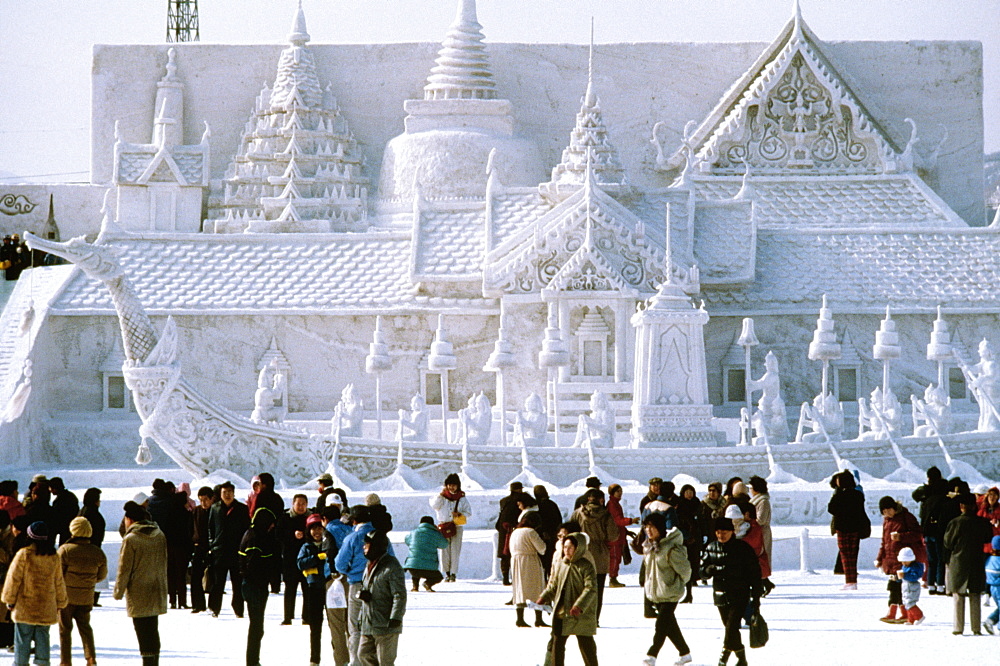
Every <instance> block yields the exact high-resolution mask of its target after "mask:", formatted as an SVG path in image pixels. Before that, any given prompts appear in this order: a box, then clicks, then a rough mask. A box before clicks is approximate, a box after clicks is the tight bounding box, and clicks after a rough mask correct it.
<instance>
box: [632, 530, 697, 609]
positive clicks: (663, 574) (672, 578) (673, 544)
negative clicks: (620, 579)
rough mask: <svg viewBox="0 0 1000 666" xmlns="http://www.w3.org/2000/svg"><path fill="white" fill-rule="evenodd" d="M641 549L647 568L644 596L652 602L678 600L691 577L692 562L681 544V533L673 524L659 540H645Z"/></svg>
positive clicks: (685, 589)
mask: <svg viewBox="0 0 1000 666" xmlns="http://www.w3.org/2000/svg"><path fill="white" fill-rule="evenodd" d="M643 550H644V554H643V562H644V563H645V568H646V581H645V584H644V585H643V591H644V592H645V594H646V598H647V599H649V600H650V601H652V602H654V603H660V602H664V601H680V600H681V597H682V596H684V593H685V592H686V591H687V582H688V580H689V579H690V578H691V562H690V561H689V560H688V553H687V548H686V547H685V546H684V535H683V534H681V531H680V530H679V529H677V528H676V527H671V528H670V529H669V530H667V533H666V534H664V535H663V536H662V537H661V538H660V540H659V541H657V542H655V543H654V542H652V541H649V540H647V541H646V544H645V546H644V549H643Z"/></svg>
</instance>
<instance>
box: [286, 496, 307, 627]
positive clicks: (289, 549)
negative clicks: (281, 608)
mask: <svg viewBox="0 0 1000 666" xmlns="http://www.w3.org/2000/svg"><path fill="white" fill-rule="evenodd" d="M309 515H310V514H309V498H307V497H306V496H305V495H303V494H301V493H300V494H298V495H296V496H295V497H293V498H292V508H291V509H289V510H288V513H287V514H285V533H284V536H283V537H282V539H281V546H282V547H281V561H282V567H283V569H284V571H283V574H284V579H285V619H284V620H283V621H282V623H281V624H291V623H292V616H294V615H295V594H296V592H297V590H298V588H299V586H300V585H301V586H302V588H303V590H305V579H304V578H303V577H302V572H301V571H299V565H298V558H299V551H300V550H302V544H304V543H305V542H306V541H308V539H309V532H308V530H306V519H307V518H308V517H309ZM307 617H308V615H307V614H306V605H305V596H303V597H302V624H306V618H307Z"/></svg>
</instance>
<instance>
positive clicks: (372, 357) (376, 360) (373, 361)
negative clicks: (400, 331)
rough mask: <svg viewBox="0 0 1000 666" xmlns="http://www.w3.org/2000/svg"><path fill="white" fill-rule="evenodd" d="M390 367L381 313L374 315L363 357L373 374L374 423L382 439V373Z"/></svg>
mask: <svg viewBox="0 0 1000 666" xmlns="http://www.w3.org/2000/svg"><path fill="white" fill-rule="evenodd" d="M391 369H392V357H391V356H389V345H387V344H385V335H384V334H383V333H382V315H377V316H376V317H375V332H374V333H372V342H371V344H370V345H368V356H366V357H365V372H367V373H368V374H373V375H375V423H376V428H377V430H376V435H375V436H376V437H377V438H378V439H382V373H383V372H384V371H386V370H391Z"/></svg>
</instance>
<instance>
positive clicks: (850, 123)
mask: <svg viewBox="0 0 1000 666" xmlns="http://www.w3.org/2000/svg"><path fill="white" fill-rule="evenodd" d="M689 144H690V146H691V147H692V149H693V150H694V153H695V154H694V162H695V166H696V167H697V168H698V169H699V170H700V171H702V172H703V173H714V174H731V173H741V172H743V171H744V169H745V166H744V163H748V164H749V165H750V166H751V168H752V169H753V170H754V172H757V173H761V172H763V173H768V172H784V173H788V172H793V173H802V172H806V173H808V172H822V173H849V174H866V173H867V174H877V173H886V172H893V171H897V170H899V169H900V168H901V164H900V161H899V157H900V156H899V154H898V152H897V151H896V150H895V148H894V147H893V145H892V144H891V142H890V141H889V140H888V138H887V135H886V133H885V132H884V131H883V130H882V129H881V128H880V127H879V126H878V124H877V123H876V122H875V121H874V120H873V119H872V118H871V116H870V114H869V113H868V112H867V111H866V110H865V108H864V106H863V105H862V104H861V103H860V102H859V101H858V99H857V98H856V97H855V95H854V94H853V92H852V91H851V90H850V88H849V87H848V86H847V84H846V83H845V82H844V80H843V79H842V78H841V76H840V75H839V74H838V73H837V71H836V70H835V69H834V68H833V66H832V65H831V64H830V62H829V61H828V60H827V58H826V57H825V56H824V55H823V52H822V50H821V48H820V45H819V40H818V39H817V38H816V36H815V35H814V34H813V33H812V31H811V30H810V29H809V28H808V26H806V25H805V23H804V21H803V20H802V18H801V15H799V14H798V13H796V15H795V17H794V18H793V19H792V20H791V21H790V22H789V23H788V25H787V26H786V27H785V29H784V30H783V31H782V33H781V35H780V36H779V37H778V39H777V40H775V42H774V43H772V44H771V46H770V47H769V48H768V49H767V50H766V51H765V52H764V53H763V54H762V55H761V57H760V58H759V59H758V60H757V62H756V63H754V65H753V67H751V68H750V70H748V71H747V73H746V74H745V75H744V76H743V78H742V79H740V80H739V81H738V82H737V83H736V85H734V86H733V88H732V89H731V90H730V92H729V93H727V95H726V96H725V97H723V99H722V100H721V101H720V103H719V104H718V105H717V106H716V108H715V109H714V110H713V112H712V113H711V114H710V115H709V117H708V118H707V119H706V120H705V121H704V122H703V123H702V124H701V126H700V127H699V128H698V129H697V130H696V131H695V132H694V134H693V135H692V136H691V137H690V139H689Z"/></svg>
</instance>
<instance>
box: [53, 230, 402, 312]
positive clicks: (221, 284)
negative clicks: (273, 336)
mask: <svg viewBox="0 0 1000 666" xmlns="http://www.w3.org/2000/svg"><path fill="white" fill-rule="evenodd" d="M110 244H112V245H114V246H115V247H117V248H119V249H120V250H121V255H120V257H119V261H120V263H121V265H122V267H123V268H124V269H125V272H126V273H127V274H128V276H129V279H130V280H131V281H132V285H133V287H134V288H135V292H136V295H137V296H138V298H139V300H140V302H142V304H143V306H144V307H145V308H146V309H147V311H150V312H170V311H178V310H181V311H206V312H211V311H219V310H227V311H247V312H255V313H257V312H261V311H268V310H278V311H283V312H286V311H297V310H301V311H331V310H338V309H340V310H357V309H364V308H370V307H376V308H394V307H407V306H412V305H413V304H414V302H415V301H414V298H413V297H412V296H411V291H410V290H411V282H410V279H409V275H408V265H409V264H408V260H409V254H410V242H409V239H408V238H407V237H405V236H402V235H398V234H381V235H374V234H365V235H361V234H356V235H355V234H351V235H344V236H341V237H338V238H336V239H332V240H328V241H320V242H317V240H316V239H315V238H308V239H290V240H285V239H284V238H281V239H279V240H275V239H274V237H261V238H254V237H241V238H239V239H237V240H228V239H227V240H226V242H220V240H219V239H214V238H213V239H206V240H201V239H193V240H192V239H184V240H177V239H163V240H118V241H112V242H111V243H110ZM53 309H54V310H57V311H79V310H84V311H87V310H98V311H101V312H108V311H112V310H113V305H112V302H111V295H110V293H109V292H108V290H107V288H106V287H105V286H104V285H103V284H101V283H98V282H96V281H94V280H91V279H90V278H88V277H87V276H85V275H83V274H82V273H80V272H77V273H76V275H75V276H74V277H73V278H71V279H70V281H69V283H68V284H67V287H66V289H65V290H64V291H63V292H62V294H61V295H60V296H59V297H58V299H57V300H56V302H55V303H53Z"/></svg>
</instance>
